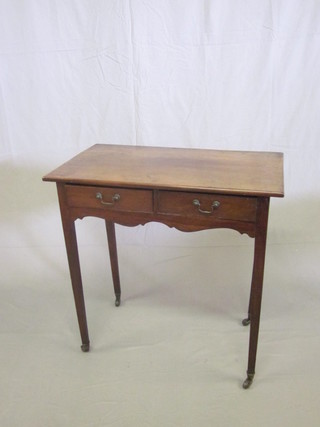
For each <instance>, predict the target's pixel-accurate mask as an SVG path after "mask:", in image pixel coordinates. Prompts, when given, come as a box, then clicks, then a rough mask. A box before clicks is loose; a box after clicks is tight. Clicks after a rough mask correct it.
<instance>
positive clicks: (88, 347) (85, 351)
mask: <svg viewBox="0 0 320 427" xmlns="http://www.w3.org/2000/svg"><path fill="white" fill-rule="evenodd" d="M81 350H82V351H83V352H84V353H87V352H88V351H89V350H90V343H88V344H82V346H81Z"/></svg>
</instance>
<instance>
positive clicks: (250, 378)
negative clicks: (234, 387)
mask: <svg viewBox="0 0 320 427" xmlns="http://www.w3.org/2000/svg"><path fill="white" fill-rule="evenodd" d="M253 377H254V374H247V378H246V379H245V380H244V382H243V384H242V387H243V388H244V389H245V390H246V389H247V388H249V387H250V386H251V384H252V381H253Z"/></svg>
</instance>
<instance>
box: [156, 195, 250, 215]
mask: <svg viewBox="0 0 320 427" xmlns="http://www.w3.org/2000/svg"><path fill="white" fill-rule="evenodd" d="M256 209H257V199H256V198H255V197H242V196H224V195H220V194H207V193H188V192H175V191H159V195H158V212H159V213H162V214H170V215H183V216H193V217H197V218H198V217H206V216H207V217H212V218H216V219H220V220H232V221H255V218H256Z"/></svg>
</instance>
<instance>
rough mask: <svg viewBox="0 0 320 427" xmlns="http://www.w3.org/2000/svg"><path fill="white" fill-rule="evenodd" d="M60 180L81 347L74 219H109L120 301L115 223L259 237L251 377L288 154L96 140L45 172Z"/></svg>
mask: <svg viewBox="0 0 320 427" xmlns="http://www.w3.org/2000/svg"><path fill="white" fill-rule="evenodd" d="M43 180H44V181H53V182H56V184H57V190H58V197H59V203H60V211H61V219H62V225H63V231H64V237H65V244H66V250H67V256H68V262H69V269H70V276H71V283H72V288H73V294H74V300H75V306H76V311H77V317H78V323H79V328H80V334H81V340H82V346H81V348H82V350H83V351H84V352H86V351H89V346H90V343H89V335H88V328H87V320H86V312H85V301H84V296H83V288H82V280H81V272H80V264H79V255H78V246H77V237H76V231H75V221H76V220H77V219H79V218H80V219H82V218H84V217H86V216H94V217H99V218H102V219H104V220H105V223H106V230H107V237H108V245H109V253H110V261H111V270H112V277H113V285H114V292H115V297H116V300H115V305H116V306H119V305H120V297H121V289H120V279H119V267H118V258H117V248H116V237H115V227H114V224H115V223H117V224H121V225H126V226H136V225H139V224H146V223H147V222H150V221H157V222H160V223H163V224H166V225H168V226H169V227H175V228H177V229H179V230H181V231H197V230H205V229H213V228H231V229H234V230H236V231H238V232H240V233H246V234H247V235H249V236H250V237H253V238H254V240H255V243H254V261H253V273H252V281H251V291H250V299H249V308H248V317H247V318H246V319H244V320H243V322H242V323H243V325H249V324H250V338H249V356H248V368H247V378H246V379H245V381H244V383H243V387H244V388H248V387H250V385H251V383H252V381H253V377H254V374H255V364H256V353H257V344H258V335H259V323H260V309H261V299H262V285H263V274H264V263H265V251H266V239H267V225H268V212H269V201H270V197H283V196H284V187H283V155H282V153H272V152H248V151H223V150H207V149H184V148H157V147H142V146H124V145H105V144H96V145H93V146H92V147H91V148H89V149H87V150H85V151H83V152H82V153H80V154H79V155H77V156H76V157H74V158H73V159H71V160H70V161H68V162H67V163H65V164H63V165H62V166H60V167H59V168H57V169H56V170H54V171H53V172H51V173H49V174H48V175H46V176H44V177H43Z"/></svg>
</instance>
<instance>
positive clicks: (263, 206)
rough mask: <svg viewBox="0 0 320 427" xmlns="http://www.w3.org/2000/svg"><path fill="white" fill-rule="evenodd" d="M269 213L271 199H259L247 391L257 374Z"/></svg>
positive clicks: (244, 384) (251, 301) (249, 314)
mask: <svg viewBox="0 0 320 427" xmlns="http://www.w3.org/2000/svg"><path fill="white" fill-rule="evenodd" d="M268 212H269V198H267V197H265V198H263V197H262V198H259V199H258V207H257V220H256V234H255V244H254V261H253V273H252V282H251V292H250V302H249V313H248V319H245V320H244V321H243V324H244V325H246V324H249V323H250V340H249V356H248V369H247V378H246V380H245V381H244V383H243V388H245V389H247V388H249V387H250V385H251V384H252V381H253V378H254V374H255V365H256V355H257V346H258V336H259V324H260V311H261V299H262V287H263V273H264V263H265V253H266V241H267V227H268Z"/></svg>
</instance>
